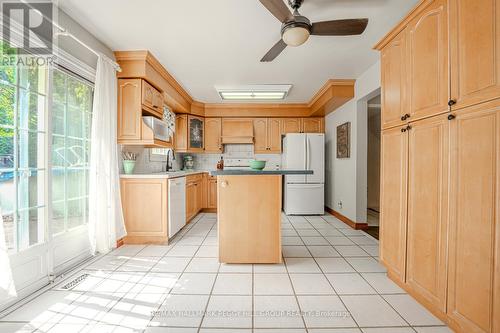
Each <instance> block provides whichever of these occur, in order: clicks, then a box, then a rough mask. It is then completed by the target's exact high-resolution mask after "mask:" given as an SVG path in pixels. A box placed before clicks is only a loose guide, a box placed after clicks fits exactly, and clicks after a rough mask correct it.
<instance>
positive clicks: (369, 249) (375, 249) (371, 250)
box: [360, 245, 379, 257]
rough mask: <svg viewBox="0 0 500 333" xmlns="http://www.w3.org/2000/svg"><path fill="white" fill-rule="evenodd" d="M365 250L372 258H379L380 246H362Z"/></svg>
mask: <svg viewBox="0 0 500 333" xmlns="http://www.w3.org/2000/svg"><path fill="white" fill-rule="evenodd" d="M360 246H361V248H362V249H363V250H365V251H366V253H368V254H369V255H371V256H374V257H376V256H378V254H379V246H378V245H360Z"/></svg>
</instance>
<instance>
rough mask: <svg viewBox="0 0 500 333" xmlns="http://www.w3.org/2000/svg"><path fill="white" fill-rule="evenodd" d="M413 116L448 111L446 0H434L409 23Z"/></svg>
mask: <svg viewBox="0 0 500 333" xmlns="http://www.w3.org/2000/svg"><path fill="white" fill-rule="evenodd" d="M407 59H408V68H409V70H408V92H409V94H408V97H409V113H410V117H411V118H410V120H416V119H421V118H425V117H429V116H432V115H436V114H439V113H444V112H447V111H448V109H449V107H448V100H449V96H450V93H449V85H450V81H449V74H448V13H447V0H435V1H433V2H431V3H430V4H429V5H428V6H427V7H426V8H425V9H424V11H423V12H422V13H421V14H420V15H419V16H417V17H416V18H414V19H413V20H412V21H411V22H410V24H409V25H408V57H407Z"/></svg>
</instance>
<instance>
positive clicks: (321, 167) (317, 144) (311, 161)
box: [305, 134, 325, 184]
mask: <svg viewBox="0 0 500 333" xmlns="http://www.w3.org/2000/svg"><path fill="white" fill-rule="evenodd" d="M305 135H306V140H307V147H306V148H307V153H306V155H307V156H306V169H310V170H313V174H312V175H306V182H307V183H309V184H311V183H320V184H322V183H324V182H325V136H324V135H323V134H305Z"/></svg>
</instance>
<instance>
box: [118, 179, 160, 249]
mask: <svg viewBox="0 0 500 333" xmlns="http://www.w3.org/2000/svg"><path fill="white" fill-rule="evenodd" d="M167 186H168V184H167V179H166V178H122V179H120V192H121V200H122V211H123V218H124V221H125V229H126V231H127V236H125V237H124V238H123V242H124V243H126V244H147V243H166V242H168V231H167V226H168V220H167V219H168V200H167V199H168V198H167V195H168V189H167Z"/></svg>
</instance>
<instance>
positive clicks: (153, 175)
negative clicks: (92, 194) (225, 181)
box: [120, 170, 210, 178]
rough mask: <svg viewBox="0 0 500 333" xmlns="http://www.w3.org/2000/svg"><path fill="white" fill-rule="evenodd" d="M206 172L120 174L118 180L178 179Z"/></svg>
mask: <svg viewBox="0 0 500 333" xmlns="http://www.w3.org/2000/svg"><path fill="white" fill-rule="evenodd" d="M209 172H210V171H208V170H177V171H169V172H165V171H163V172H147V173H133V174H130V175H126V174H120V178H178V177H185V176H189V175H196V174H199V173H209Z"/></svg>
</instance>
